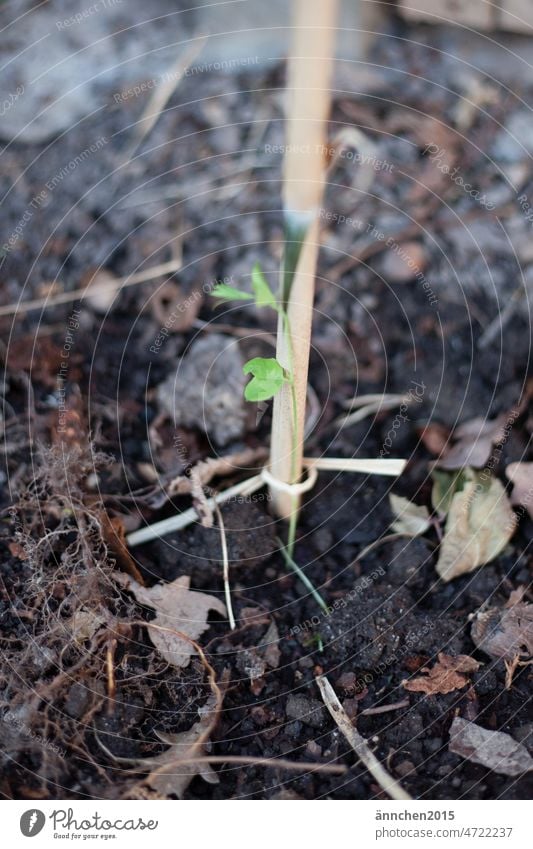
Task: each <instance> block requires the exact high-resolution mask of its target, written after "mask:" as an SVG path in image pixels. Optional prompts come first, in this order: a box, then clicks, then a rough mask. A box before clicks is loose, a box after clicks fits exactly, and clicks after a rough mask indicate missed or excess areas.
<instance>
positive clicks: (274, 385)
mask: <svg viewBox="0 0 533 849" xmlns="http://www.w3.org/2000/svg"><path fill="white" fill-rule="evenodd" d="M242 370H243V372H244V374H252V375H253V380H251V381H250V383H248V384H247V385H246V387H245V390H244V397H245V398H246V400H247V401H268V400H269V399H270V398H273V397H274V395H275V394H276V392H279V390H280V389H281V387H282V386H283V384H284V383H285V381H286V380H287V377H286V376H285V371H284V370H283V367H282V366H281V365H280V364H279V363H278V361H277V360H276V359H274V357H254V358H253V360H248V362H247V363H245V364H244V366H243V368H242Z"/></svg>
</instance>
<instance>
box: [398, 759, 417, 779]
mask: <svg viewBox="0 0 533 849" xmlns="http://www.w3.org/2000/svg"><path fill="white" fill-rule="evenodd" d="M394 772H395V773H396V775H398V776H400V778H406V777H407V776H408V775H412V773H413V772H416V767H415V765H414V763H413V762H412V761H400V763H399V764H397V765H396V766H395V767H394Z"/></svg>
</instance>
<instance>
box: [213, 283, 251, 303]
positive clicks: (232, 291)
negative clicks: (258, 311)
mask: <svg viewBox="0 0 533 849" xmlns="http://www.w3.org/2000/svg"><path fill="white" fill-rule="evenodd" d="M211 295H212V297H213V298H220V299H221V300H223V301H253V295H249V294H248V292H241V290H240V289H236V288H235V287H234V286H228V285H227V283H217V284H216V286H214V287H213V291H212V292H211Z"/></svg>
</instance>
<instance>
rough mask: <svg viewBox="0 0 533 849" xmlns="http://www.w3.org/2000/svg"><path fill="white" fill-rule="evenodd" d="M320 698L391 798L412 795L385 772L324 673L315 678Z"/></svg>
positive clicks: (398, 798)
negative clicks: (351, 720)
mask: <svg viewBox="0 0 533 849" xmlns="http://www.w3.org/2000/svg"><path fill="white" fill-rule="evenodd" d="M316 683H317V684H318V688H319V690H320V695H321V696H322V700H323V702H324V704H325V705H326V707H327V709H328V711H329V713H330V715H331V717H332V719H333V721H334V722H335V723H336V725H337V726H338V728H339V730H340V731H341V733H342V734H343V735H344V737H345V738H346V740H347V741H348V743H349V744H350V746H351V747H352V749H353V750H354V752H355V754H356V755H357V757H358V758H359V760H360V761H361V762H362V763H363V764H364V765H365V767H366V768H367V770H368V771H369V773H370V774H371V775H372V776H373V777H374V778H375V779H376V781H377V783H378V784H379V786H380V787H381V788H382V789H383V790H384V791H385V793H387V794H388V795H389V796H390V797H391V799H396V800H398V801H399V800H407V799H411V798H412V797H411V796H410V795H409V793H407V792H406V791H405V790H404V789H403V787H402V786H401V785H400V784H399V783H398V782H397V781H396V780H395V779H394V778H393V777H392V776H391V775H389V773H388V772H387V770H386V769H385V768H384V767H383V766H382V765H381V764H380V762H379V761H378V759H377V758H376V756H375V755H374V753H373V752H372V751H371V750H370V748H369V746H368V743H367V742H366V740H365V738H364V737H362V736H361V735H360V734H359V732H358V731H357V729H356V728H354V726H353V725H352V723H351V722H350V718H349V716H348V714H347V713H346V711H345V710H344V708H343V707H342V705H341V703H340V702H339V700H338V698H337V695H336V693H335V690H334V689H333V687H332V686H331V684H330V683H329V681H328V679H327V678H326V677H325V676H324V675H319V676H318V677H317V678H316Z"/></svg>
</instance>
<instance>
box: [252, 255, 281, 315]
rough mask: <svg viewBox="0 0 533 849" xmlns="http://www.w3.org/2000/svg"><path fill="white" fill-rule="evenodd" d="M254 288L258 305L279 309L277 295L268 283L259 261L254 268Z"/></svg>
mask: <svg viewBox="0 0 533 849" xmlns="http://www.w3.org/2000/svg"><path fill="white" fill-rule="evenodd" d="M252 289H253V290H254V293H255V302H256V304H257V306H258V307H272V309H273V310H277V308H278V304H277V301H276V298H275V295H274V293H273V292H272V289H271V288H270V286H269V285H268V283H267V281H266V279H265V275H264V274H263V272H262V271H261V266H260V265H259V263H258V262H256V264H255V265H254V267H253V269H252Z"/></svg>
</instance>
